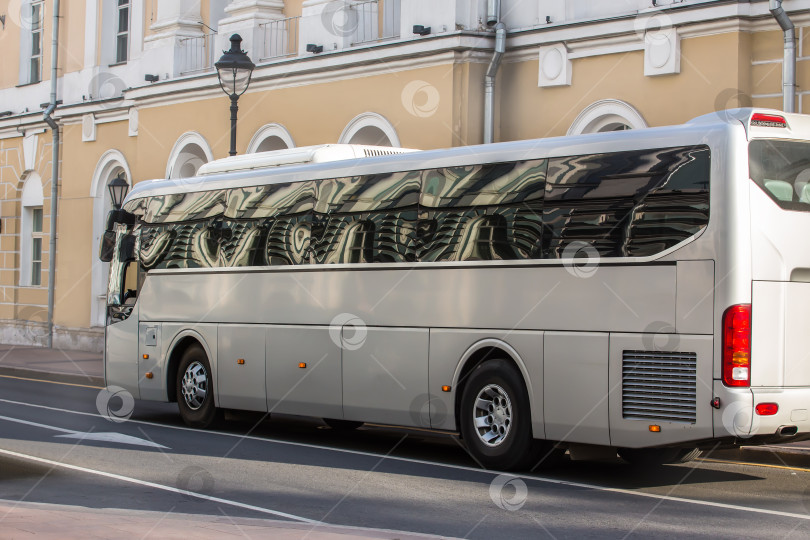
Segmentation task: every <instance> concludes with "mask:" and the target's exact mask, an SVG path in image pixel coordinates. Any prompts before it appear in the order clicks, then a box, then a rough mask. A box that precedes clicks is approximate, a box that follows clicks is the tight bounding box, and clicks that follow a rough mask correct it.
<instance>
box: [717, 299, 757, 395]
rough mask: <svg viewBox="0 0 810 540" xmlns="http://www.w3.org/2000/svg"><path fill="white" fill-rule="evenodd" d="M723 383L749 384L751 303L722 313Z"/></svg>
mask: <svg viewBox="0 0 810 540" xmlns="http://www.w3.org/2000/svg"><path fill="white" fill-rule="evenodd" d="M723 383H725V385H726V386H745V387H747V386H751V304H738V305H736V306H731V307H730V308H728V309H727V310H726V312H725V313H723Z"/></svg>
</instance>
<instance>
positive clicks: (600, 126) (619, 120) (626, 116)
mask: <svg viewBox="0 0 810 540" xmlns="http://www.w3.org/2000/svg"><path fill="white" fill-rule="evenodd" d="M645 127H647V122H645V121H644V117H643V116H641V113H640V112H638V111H637V110H636V109H635V107H633V106H632V105H630V104H628V103H625V102H624V101H619V100H618V99H603V100H601V101H597V102H596V103H592V104H590V105H588V106H587V107H585V109H584V110H583V111H582V112H581V113H579V116H577V118H576V120H574V123H573V124H571V127H570V128H569V129H568V135H581V134H583V133H604V132H606V131H623V130H626V129H641V128H645Z"/></svg>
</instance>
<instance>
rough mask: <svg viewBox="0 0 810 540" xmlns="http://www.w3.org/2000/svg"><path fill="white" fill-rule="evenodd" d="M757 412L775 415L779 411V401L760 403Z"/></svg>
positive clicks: (764, 414)
mask: <svg viewBox="0 0 810 540" xmlns="http://www.w3.org/2000/svg"><path fill="white" fill-rule="evenodd" d="M755 410H756V411H757V414H758V415H760V416H773V415H774V414H776V413H778V412H779V404H778V403H759V404H757V406H756V409H755Z"/></svg>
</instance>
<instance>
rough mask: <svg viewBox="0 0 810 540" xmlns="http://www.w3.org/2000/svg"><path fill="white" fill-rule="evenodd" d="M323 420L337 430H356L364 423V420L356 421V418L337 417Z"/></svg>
mask: <svg viewBox="0 0 810 540" xmlns="http://www.w3.org/2000/svg"><path fill="white" fill-rule="evenodd" d="M323 422H324V424H326V425H327V426H329V427H330V428H332V429H333V430H335V431H354V430H355V429H357V428H359V427H360V426H362V425H363V422H355V421H354V420H337V419H335V418H324V419H323Z"/></svg>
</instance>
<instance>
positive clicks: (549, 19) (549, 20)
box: [546, 15, 551, 24]
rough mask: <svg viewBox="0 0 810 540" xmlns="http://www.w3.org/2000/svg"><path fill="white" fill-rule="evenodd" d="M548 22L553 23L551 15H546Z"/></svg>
mask: <svg viewBox="0 0 810 540" xmlns="http://www.w3.org/2000/svg"><path fill="white" fill-rule="evenodd" d="M546 24H551V15H546Z"/></svg>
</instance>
